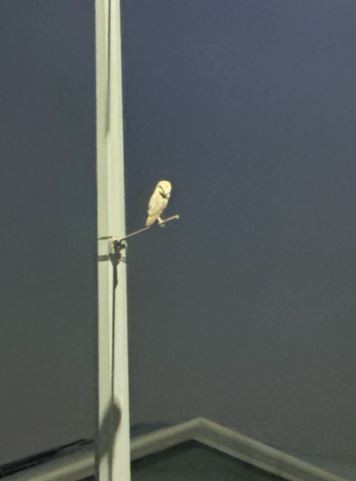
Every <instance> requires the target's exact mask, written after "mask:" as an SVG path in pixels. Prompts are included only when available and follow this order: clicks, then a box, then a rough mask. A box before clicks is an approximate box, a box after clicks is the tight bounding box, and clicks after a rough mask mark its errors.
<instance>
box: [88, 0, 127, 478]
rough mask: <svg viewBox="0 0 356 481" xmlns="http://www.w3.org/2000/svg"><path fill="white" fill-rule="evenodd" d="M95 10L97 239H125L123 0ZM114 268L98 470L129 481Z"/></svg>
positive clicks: (103, 343) (103, 287)
mask: <svg viewBox="0 0 356 481" xmlns="http://www.w3.org/2000/svg"><path fill="white" fill-rule="evenodd" d="M95 8H96V12H95V16H96V20H95V27H96V106H97V199H98V200H97V206H98V238H99V237H103V236H108V235H110V234H112V233H114V234H118V235H121V234H122V237H124V236H125V202H124V158H123V157H124V155H123V111H122V68H121V17H120V0H95ZM108 253H109V241H108V240H100V241H98V255H99V256H105V255H107V254H108ZM112 269H113V267H112V265H111V263H110V261H103V262H99V263H98V437H97V443H98V456H97V472H98V476H99V480H100V481H130V432H129V394H128V340H127V300H126V269H125V264H124V263H120V264H119V266H118V286H117V289H116V293H115V303H114V305H115V306H116V309H115V310H116V313H115V316H114V319H115V327H114V331H115V336H114V337H113V329H112V319H113V317H112V315H113V313H112V308H113V298H112V296H113V272H112ZM113 352H114V353H115V355H114V356H113ZM113 359H114V363H112V361H113ZM113 404H114V405H113ZM115 405H116V406H117V408H118V409H119V410H120V419H117V416H116V414H117V413H116V414H115ZM117 408H116V409H117ZM115 418H116V419H115ZM116 421H117V425H116V426H115V423H116Z"/></svg>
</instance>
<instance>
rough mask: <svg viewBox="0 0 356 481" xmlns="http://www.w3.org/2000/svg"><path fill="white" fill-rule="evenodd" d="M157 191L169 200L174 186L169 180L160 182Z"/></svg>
mask: <svg viewBox="0 0 356 481" xmlns="http://www.w3.org/2000/svg"><path fill="white" fill-rule="evenodd" d="M156 190H158V192H159V194H160V195H161V196H162V197H165V198H166V199H169V197H170V196H171V191H172V184H171V183H170V182H169V180H160V181H159V182H158V184H157V187H156Z"/></svg>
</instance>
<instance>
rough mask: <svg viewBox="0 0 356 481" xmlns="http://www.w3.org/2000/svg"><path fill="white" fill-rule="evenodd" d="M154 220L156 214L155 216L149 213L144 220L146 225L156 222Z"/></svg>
mask: <svg viewBox="0 0 356 481" xmlns="http://www.w3.org/2000/svg"><path fill="white" fill-rule="evenodd" d="M156 220H157V216H156V215H149V216H148V217H147V220H146V227H148V226H150V225H152V224H154V223H155V222H156Z"/></svg>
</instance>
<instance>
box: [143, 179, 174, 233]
mask: <svg viewBox="0 0 356 481" xmlns="http://www.w3.org/2000/svg"><path fill="white" fill-rule="evenodd" d="M171 191H172V184H171V183H170V182H169V181H168V180H160V181H159V182H158V184H157V185H156V188H155V190H154V191H153V194H152V195H151V198H150V201H149V203H148V209H147V220H146V226H150V225H152V224H154V223H155V222H156V221H158V224H161V223H162V218H161V214H162V212H163V211H164V209H165V208H166V207H167V205H168V201H169V198H170V196H171Z"/></svg>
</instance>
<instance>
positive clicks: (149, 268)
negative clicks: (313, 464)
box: [0, 0, 356, 463]
mask: <svg viewBox="0 0 356 481" xmlns="http://www.w3.org/2000/svg"><path fill="white" fill-rule="evenodd" d="M0 18H1V24H2V28H1V29H0V53H1V56H0V58H1V59H2V62H1V65H2V68H1V72H2V73H1V83H0V85H1V90H0V95H1V97H0V100H1V116H2V117H1V118H2V135H1V137H0V139H1V152H2V156H3V161H2V162H1V168H2V171H3V172H2V175H1V180H2V182H3V187H2V189H1V194H2V195H3V196H4V199H3V205H6V206H11V207H10V208H9V209H8V208H7V209H6V210H5V212H4V216H5V219H4V221H3V225H4V226H5V227H6V229H5V232H4V234H3V236H2V246H3V247H2V251H3V252H5V256H4V258H3V261H2V262H3V269H2V272H3V276H2V285H3V300H4V302H2V303H1V305H2V310H3V313H2V316H1V317H2V319H3V324H2V325H3V330H2V332H3V333H2V336H1V337H2V339H1V340H2V344H3V346H2V347H1V353H2V354H1V359H2V356H5V358H4V360H2V361H1V363H0V365H1V368H0V369H1V379H2V394H1V414H2V417H4V419H3V420H2V422H1V424H2V426H4V427H3V428H2V432H3V433H6V436H7V437H8V438H9V439H8V440H7V442H6V446H5V448H4V449H1V456H2V458H3V459H2V460H1V461H7V460H8V459H10V458H11V459H13V458H16V457H19V456H21V455H23V454H27V453H28V451H38V450H39V449H43V448H45V447H49V445H51V446H53V445H57V444H60V443H62V442H67V441H71V440H74V439H77V438H79V437H88V436H91V435H92V433H93V421H94V408H95V402H94V400H95V395H94V390H95V379H94V373H95V369H94V362H95V360H94V352H95V346H94V343H95V321H96V307H95V306H96V286H95V264H94V259H95V241H94V239H95V132H94V128H95V118H94V116H95V112H94V91H95V90H94V89H95V86H94V43H93V42H94V37H93V32H94V30H93V2H92V1H91V0H90V1H89V0H88V1H85V0H77V1H76V2H73V1H70V0H61V1H58V0H50V1H48V0H46V1H45V0H37V1H34V0H31V1H26V2H25V1H20V0H15V1H11V2H10V1H9V0H7V1H3V2H1V3H0ZM355 21H356V4H355V3H354V2H352V1H348V0H344V1H343V2H340V1H337V0H331V1H329V2H325V1H324V0H301V1H298V2H293V1H291V0H290V1H286V0H270V1H268V2H266V1H263V0H239V1H238V2H237V1H236V0H225V1H224V2H219V1H216V0H196V1H193V2H192V1H188V0H179V1H171V2H167V1H166V0H155V1H154V2H147V1H143V0H140V1H135V2H133V1H129V0H124V1H123V27H124V42H123V45H124V90H125V93H124V101H125V160H126V190H127V222H128V230H132V229H135V228H137V227H139V226H141V224H142V223H143V221H144V218H145V207H146V202H147V198H148V196H149V195H150V193H151V190H152V187H153V185H154V183H155V182H156V181H157V180H158V179H159V178H165V177H166V178H169V179H171V180H172V181H173V183H174V193H173V198H172V202H171V204H170V207H169V212H170V213H176V212H179V213H180V214H181V215H182V220H181V221H180V222H179V223H175V224H174V225H170V226H167V227H166V228H165V229H162V230H158V229H157V230H154V231H151V232H149V233H147V234H145V236H142V237H141V238H137V239H135V240H132V241H131V243H130V249H129V265H128V269H129V334H130V370H131V380H130V382H131V401H132V407H131V416H132V423H141V422H156V421H161V422H168V423H169V422H179V421H182V420H185V419H188V418H190V417H193V416H197V415H203V416H207V417H209V418H212V419H213V420H215V421H218V422H222V423H224V424H226V425H228V426H230V427H233V428H236V429H239V430H240V431H242V432H244V433H245V434H248V435H251V436H253V437H255V438H257V439H259V440H261V441H265V442H267V443H269V444H272V445H274V446H278V447H280V448H281V449H284V450H287V451H291V452H293V453H296V454H298V455H300V456H310V457H312V458H314V459H315V460H316V461H318V460H320V462H321V463H322V462H323V461H322V459H323V458H325V459H327V460H332V461H335V462H340V463H351V462H352V461H353V459H354V451H355V448H354V446H355V443H356V438H355V432H356V418H355V416H354V405H355V399H356V378H355V375H354V373H355V369H356V353H355V352H356V351H355V347H354V344H355V341H354V339H355V336H356V327H355V326H356V323H355V320H356V319H355V312H356V296H355V293H354V292H355V287H356V269H355V261H356V248H355V247H356V223H355V222H354V212H355V207H356V205H355V204H356V202H355V201H356V195H355V187H354V186H355V181H356V163H355V153H356V136H355V127H354V126H355V118H356V98H355V93H354V92H355V85H356V56H355V45H356V43H355V42H356V30H355ZM23 233H25V234H26V236H24V235H23ZM2 437H3V436H2ZM29 446H31V448H29Z"/></svg>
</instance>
